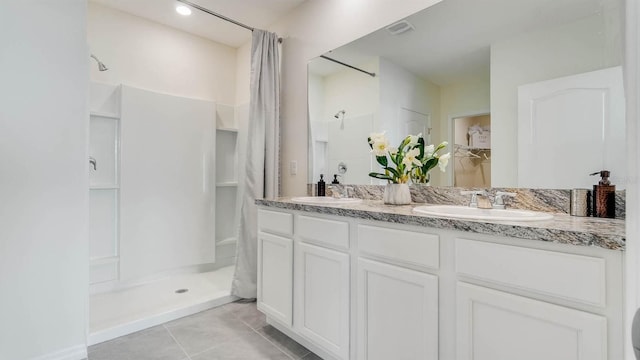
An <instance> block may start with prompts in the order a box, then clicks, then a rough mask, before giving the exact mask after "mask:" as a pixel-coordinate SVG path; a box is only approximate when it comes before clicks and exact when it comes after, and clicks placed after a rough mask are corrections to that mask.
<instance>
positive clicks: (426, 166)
mask: <svg viewBox="0 0 640 360" xmlns="http://www.w3.org/2000/svg"><path fill="white" fill-rule="evenodd" d="M436 165H438V158H435V157H434V158H431V159H429V160H427V162H426V163H424V165H422V173H423V174H425V175H426V174H427V172H428V171H429V170H431V169H433V168H434V167H436Z"/></svg>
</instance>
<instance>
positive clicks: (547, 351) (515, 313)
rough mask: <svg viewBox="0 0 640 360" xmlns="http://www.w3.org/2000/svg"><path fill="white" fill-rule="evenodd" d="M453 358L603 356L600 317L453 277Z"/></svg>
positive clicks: (584, 359)
mask: <svg viewBox="0 0 640 360" xmlns="http://www.w3.org/2000/svg"><path fill="white" fill-rule="evenodd" d="M456 291H457V295H456V296H457V314H456V318H457V344H456V349H457V356H456V358H457V360H472V359H473V360H514V359H518V360H541V359H544V360H605V359H607V320H606V318H605V317H603V316H598V315H594V314H590V313H587V312H583V311H579V310H574V309H570V308H565V307H562V306H558V305H552V304H549V303H546V302H542V301H538V300H533V299H528V298H525V297H521V296H516V295H512V294H508V293H504V292H500V291H496V290H491V289H487V288H484V287H479V286H475V285H470V284H466V283H462V282H458V285H457V287H456Z"/></svg>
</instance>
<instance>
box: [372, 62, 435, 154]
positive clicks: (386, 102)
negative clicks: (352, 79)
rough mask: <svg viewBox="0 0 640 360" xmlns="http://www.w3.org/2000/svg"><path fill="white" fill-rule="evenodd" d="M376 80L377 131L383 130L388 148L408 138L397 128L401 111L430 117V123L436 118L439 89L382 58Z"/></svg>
mask: <svg viewBox="0 0 640 360" xmlns="http://www.w3.org/2000/svg"><path fill="white" fill-rule="evenodd" d="M379 76H380V99H379V103H380V125H379V126H380V128H379V130H387V133H388V136H389V139H391V145H393V146H397V145H398V144H399V143H400V141H402V139H404V138H405V136H407V135H409V134H405V133H403V132H402V131H401V130H400V126H399V125H398V122H399V119H401V117H402V116H401V114H400V112H401V110H402V109H407V110H412V111H416V112H419V113H421V114H427V115H430V116H431V119H432V120H433V119H437V118H438V117H439V116H440V89H439V88H438V86H437V85H436V84H433V83H431V82H430V81H428V80H425V79H423V78H420V77H418V76H416V75H415V74H413V73H411V72H409V71H408V70H407V69H405V68H403V67H401V66H398V65H397V64H395V63H393V62H391V61H389V60H386V59H384V58H381V59H380V71H379ZM413 135H417V134H413ZM442 140H444V139H439V137H438V136H435V137H434V139H432V141H438V142H439V141H442Z"/></svg>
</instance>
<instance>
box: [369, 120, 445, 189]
mask: <svg viewBox="0 0 640 360" xmlns="http://www.w3.org/2000/svg"><path fill="white" fill-rule="evenodd" d="M368 142H369V147H371V153H373V154H374V155H375V157H376V161H377V162H378V164H380V165H381V166H382V168H383V169H384V173H378V172H370V173H369V176H371V177H373V178H376V179H382V180H388V181H389V182H390V183H393V184H406V183H408V182H409V180H411V181H412V182H413V183H428V182H429V171H430V170H431V169H433V168H434V167H436V166H438V167H439V168H440V170H441V171H443V172H444V171H445V170H446V168H447V164H448V163H449V158H450V157H451V154H450V153H446V154H444V155H438V151H440V150H442V149H444V148H445V147H446V146H447V145H448V143H447V142H446V141H443V142H442V143H440V144H439V145H438V146H437V147H436V146H434V145H429V146H425V143H424V138H423V137H422V134H418V135H408V136H407V137H405V138H404V139H403V140H402V142H401V143H400V146H398V147H397V148H394V147H391V146H390V145H389V140H388V139H387V138H386V136H385V134H384V132H382V133H372V134H371V135H369V138H368ZM394 165H395V166H394Z"/></svg>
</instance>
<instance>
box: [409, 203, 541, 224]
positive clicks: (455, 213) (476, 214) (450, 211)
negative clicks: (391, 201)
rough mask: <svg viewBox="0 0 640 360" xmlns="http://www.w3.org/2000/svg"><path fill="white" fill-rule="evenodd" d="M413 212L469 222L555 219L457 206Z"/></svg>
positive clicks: (535, 214) (534, 213)
mask: <svg viewBox="0 0 640 360" xmlns="http://www.w3.org/2000/svg"><path fill="white" fill-rule="evenodd" d="M413 211H415V212H417V213H420V214H425V215H433V216H439V217H446V218H452V219H468V220H495V221H542V220H551V219H553V215H552V214H549V213H544V212H537V211H527V210H512V209H478V208H472V207H468V206H457V205H427V206H417V207H415V208H413Z"/></svg>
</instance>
